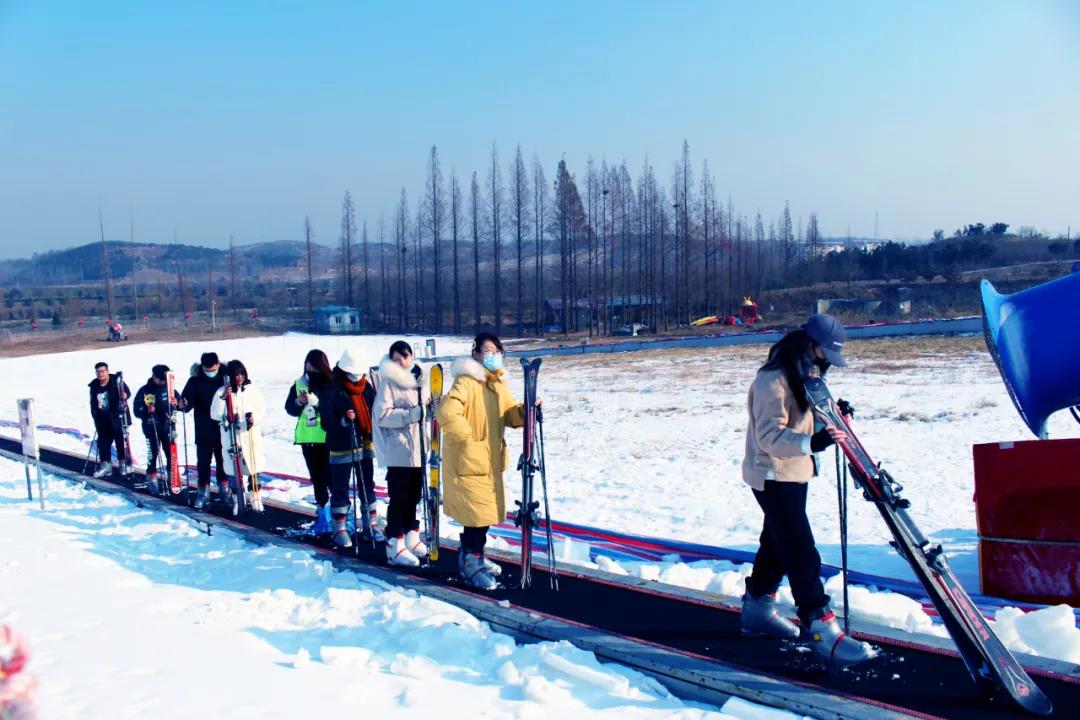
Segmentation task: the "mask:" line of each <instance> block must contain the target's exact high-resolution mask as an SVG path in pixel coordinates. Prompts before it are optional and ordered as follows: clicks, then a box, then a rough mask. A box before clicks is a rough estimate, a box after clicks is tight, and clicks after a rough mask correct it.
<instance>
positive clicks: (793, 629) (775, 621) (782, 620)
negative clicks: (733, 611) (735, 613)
mask: <svg viewBox="0 0 1080 720" xmlns="http://www.w3.org/2000/svg"><path fill="white" fill-rule="evenodd" d="M739 622H740V625H741V627H740V631H741V632H742V635H743V637H774V638H780V639H781V640H794V639H796V638H798V637H799V626H798V625H796V624H795V623H793V622H791V621H790V620H788V619H787V618H786V617H784V616H783V615H781V614H780V611H779V609H778V606H777V603H776V593H770V594H768V595H762V596H761V597H757V598H756V597H754V596H753V595H751V594H750V593H749V592H747V593H746V594H744V595H743V597H742V614H741V615H740V620H739Z"/></svg>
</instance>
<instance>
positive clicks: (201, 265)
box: [0, 240, 338, 285]
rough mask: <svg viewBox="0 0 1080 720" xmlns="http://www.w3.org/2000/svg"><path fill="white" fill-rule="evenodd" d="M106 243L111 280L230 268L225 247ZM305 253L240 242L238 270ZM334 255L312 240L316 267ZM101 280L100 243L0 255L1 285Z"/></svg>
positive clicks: (288, 246)
mask: <svg viewBox="0 0 1080 720" xmlns="http://www.w3.org/2000/svg"><path fill="white" fill-rule="evenodd" d="M106 248H107V252H108V256H109V274H110V276H111V277H112V279H114V280H123V279H125V278H129V277H131V275H132V274H133V272H135V271H136V270H138V273H139V277H140V282H141V281H142V279H143V278H144V277H146V276H147V275H154V274H157V273H169V274H174V273H175V272H176V270H177V266H178V265H179V267H180V269H181V270H182V271H183V272H184V273H185V274H196V275H203V274H205V272H206V269H207V267H208V266H209V267H210V268H212V270H213V272H214V274H215V275H217V274H219V273H226V272H228V269H229V251H228V250H222V249H218V248H208V247H200V246H197V245H181V244H168V245H158V244H154V243H130V242H116V241H107V242H106ZM306 253H307V250H306V245H305V243H304V242H302V241H299V240H276V241H272V242H262V243H254V244H252V245H238V246H236V264H237V274H238V275H244V276H250V275H258V274H260V273H264V272H267V271H272V270H275V269H279V268H280V269H286V268H296V267H298V266H302V265H303V263H304V262H305V260H306ZM337 255H338V253H337V249H336V248H333V249H331V248H328V247H326V246H324V245H319V244H317V243H313V244H312V256H313V257H312V260H313V263H312V264H313V265H314V266H315V268H316V272H319V271H320V269H326V268H330V267H333V266H334V265H335V264H336V263H337ZM148 271H149V272H148ZM152 271H157V273H155V272H152ZM101 279H102V277H101V243H90V244H88V245H80V246H78V247H73V248H67V249H65V250H51V251H49V252H44V253H35V254H34V255H33V257H31V258H29V259H17V260H0V283H3V284H12V283H15V282H20V283H25V284H30V285H37V284H46V285H65V284H80V283H93V282H100V281H101Z"/></svg>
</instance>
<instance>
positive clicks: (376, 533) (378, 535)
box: [368, 503, 386, 542]
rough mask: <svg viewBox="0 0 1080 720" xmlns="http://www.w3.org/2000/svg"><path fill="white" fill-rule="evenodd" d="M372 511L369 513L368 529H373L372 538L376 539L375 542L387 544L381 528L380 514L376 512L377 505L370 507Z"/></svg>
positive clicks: (372, 504) (370, 505)
mask: <svg viewBox="0 0 1080 720" xmlns="http://www.w3.org/2000/svg"><path fill="white" fill-rule="evenodd" d="M368 507H369V508H371V510H370V511H369V512H368V515H369V516H370V517H369V523H368V527H370V528H371V537H373V538H375V542H386V535H385V534H383V531H382V529H381V528H380V527H379V513H378V512H376V511H375V503H371V504H369V505H368Z"/></svg>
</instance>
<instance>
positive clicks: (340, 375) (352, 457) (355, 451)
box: [319, 348, 382, 548]
mask: <svg viewBox="0 0 1080 720" xmlns="http://www.w3.org/2000/svg"><path fill="white" fill-rule="evenodd" d="M364 368H365V365H364V363H362V362H361V361H360V354H359V353H358V352H356V351H355V350H353V349H352V348H347V349H346V350H345V352H344V353H342V355H341V359H340V360H338V362H337V366H336V367H335V368H334V372H333V376H332V377H333V380H332V382H331V383H330V384H329V385H328V386H327V387H326V389H325V390H324V391H323V393H322V394H321V395H319V408H320V409H321V411H322V414H321V417H320V422H322V428H323V430H325V431H326V448H327V450H329V452H330V478H331V480H330V518H331V520H332V521H333V533H334V534H333V540H334V544H335V545H337V546H338V547H340V548H348V547H352V544H353V543H352V538H351V537H350V536H349V530H348V516H349V508H350V498H349V487H350V483H351V479H352V473H353V471H354V469H355V471H356V472H357V475H358V477H359V478H360V479H361V484H362V487H361V488H360V489H359V492H362V493H364V497H363V499H362V501H361V506H363V505H367V507H368V509H369V513H360V514H359V515H358V517H359V518H360V528H358V530H359V531H360V534H361V537H366V538H369V539H374V540H375V541H376V542H380V541H381V540H382V538H381V537H380V536H379V533H378V530H377V529H376V528H375V526H374V523H373V522H372V520H373V519H374V518H373V517H372V516H371V511H372V510H373V508H374V505H375V480H374V461H373V460H372V459H371V458H370V457H367V458H365V457H364V454H365V452H364V451H365V449H366V448H370V447H371V404H372V402H374V400H375V391H374V388H372V387H371V385H370V384H369V383H368V381H367V377H366V376H365V375H364ZM365 461H366V463H367V464H369V465H370V466H371V469H370V471H366V468H364V463H365ZM369 478H370V483H369V482H368V479H369Z"/></svg>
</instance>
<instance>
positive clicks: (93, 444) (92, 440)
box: [82, 427, 98, 475]
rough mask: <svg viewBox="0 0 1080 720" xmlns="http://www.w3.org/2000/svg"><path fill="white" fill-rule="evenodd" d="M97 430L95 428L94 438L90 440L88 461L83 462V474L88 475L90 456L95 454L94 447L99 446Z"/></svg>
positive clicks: (87, 452) (87, 451) (87, 453)
mask: <svg viewBox="0 0 1080 720" xmlns="http://www.w3.org/2000/svg"><path fill="white" fill-rule="evenodd" d="M97 439H98V434H97V428H96V427H95V428H94V437H93V438H91V439H90V447H89V448H87V450H86V460H84V461H83V466H82V474H83V475H85V474H86V468H87V466H89V465H90V456H91V455H93V454H94V446H95V445H97Z"/></svg>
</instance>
